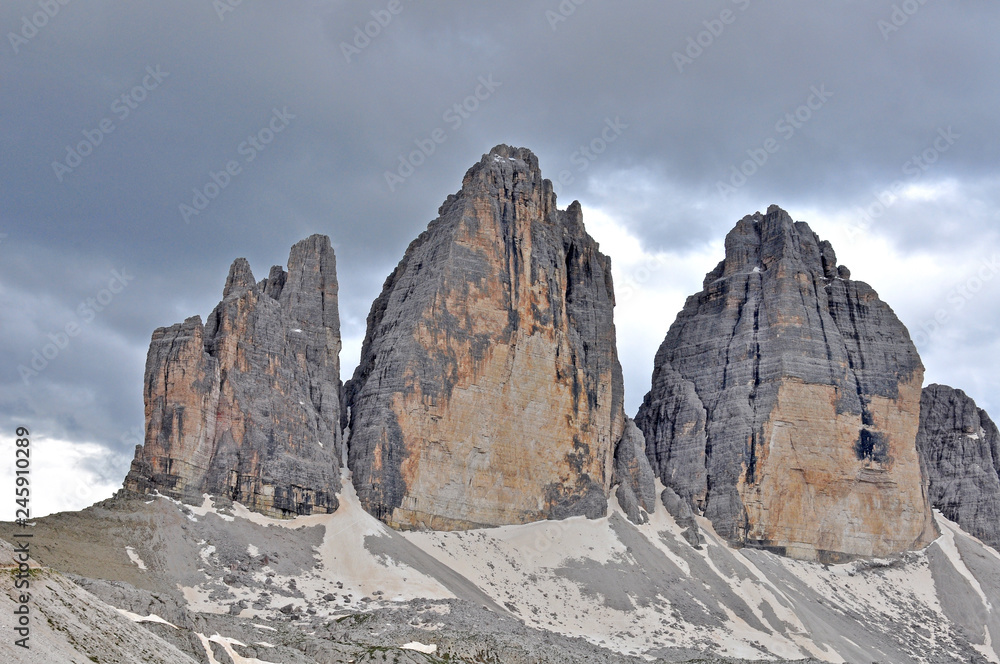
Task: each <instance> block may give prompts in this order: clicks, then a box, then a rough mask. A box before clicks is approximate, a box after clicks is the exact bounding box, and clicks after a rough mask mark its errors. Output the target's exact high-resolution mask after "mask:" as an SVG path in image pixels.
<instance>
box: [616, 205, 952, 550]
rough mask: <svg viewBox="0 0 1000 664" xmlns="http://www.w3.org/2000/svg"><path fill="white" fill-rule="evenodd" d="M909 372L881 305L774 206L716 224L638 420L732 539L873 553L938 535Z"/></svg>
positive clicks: (911, 356)
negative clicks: (704, 265)
mask: <svg viewBox="0 0 1000 664" xmlns="http://www.w3.org/2000/svg"><path fill="white" fill-rule="evenodd" d="M922 381H923V366H922V364H921V363H920V358H919V357H918V356H917V352H916V349H915V348H914V346H913V344H912V343H911V341H910V338H909V334H908V333H907V331H906V328H905V327H904V326H903V325H902V324H901V323H900V322H899V320H898V319H897V318H896V316H895V315H894V314H893V312H892V310H891V309H890V308H889V307H888V306H887V305H886V304H885V303H883V302H882V301H881V300H880V299H879V298H878V295H877V294H876V293H875V291H873V290H872V289H871V288H870V287H869V286H868V285H867V284H864V283H862V282H858V281H852V280H851V278H850V272H849V271H848V270H847V269H846V268H844V267H842V266H841V267H838V266H837V264H836V256H835V254H834V252H833V248H832V247H831V246H830V245H829V243H827V242H822V241H820V240H819V238H818V237H816V235H815V234H814V233H813V232H812V231H811V230H810V229H809V227H808V226H807V225H806V224H803V223H801V222H792V220H791V219H790V218H789V217H788V215H787V214H786V213H785V212H784V211H783V210H780V209H779V208H777V207H772V208H771V209H769V210H768V212H767V214H766V215H761V214H759V213H758V214H756V215H753V216H750V217H746V218H744V219H743V220H741V221H740V222H739V224H737V227H736V228H735V229H734V230H733V231H732V232H731V233H730V234H729V236H728V237H727V238H726V258H725V260H724V261H722V262H721V263H720V264H719V266H718V267H717V268H716V269H715V270H714V271H713V272H711V273H710V274H709V275H708V276H707V277H706V278H705V283H704V290H703V291H702V292H701V293H698V294H697V295H694V296H692V297H691V298H689V299H688V301H687V303H686V304H685V307H684V310H683V311H682V312H681V313H680V314H679V315H678V317H677V321H676V322H675V323H674V325H673V326H671V328H670V331H669V333H668V334H667V338H666V339H665V340H664V342H663V345H662V346H661V347H660V350H659V351H658V353H657V357H656V361H655V367H654V375H653V386H652V390H651V391H650V393H649V394H648V395H647V396H646V398H645V400H644V402H643V405H642V408H641V409H640V412H639V414H638V416H637V417H636V422H637V424H638V425H639V426H640V428H641V429H643V432H644V434H645V437H646V446H647V447H646V448H647V452H648V455H649V458H650V462H651V464H652V465H653V467H654V470H656V472H657V474H658V475H659V476H660V478H661V480H662V481H663V482H664V484H666V485H667V486H668V487H670V488H672V489H673V490H674V491H676V493H677V494H678V495H680V496H681V497H682V498H683V499H685V500H687V501H688V502H689V504H690V505H691V506H692V508H694V509H695V510H698V511H700V512H702V513H703V514H704V515H705V516H706V517H708V518H709V519H710V520H711V521H712V523H713V526H714V527H715V529H716V530H717V531H718V532H719V533H720V534H721V535H723V536H724V537H726V538H728V539H729V540H730V541H733V542H734V543H737V544H746V545H751V546H764V547H768V548H773V549H775V550H777V551H780V552H783V553H786V554H788V555H792V556H795V557H799V558H809V559H821V560H839V559H843V558H846V557H851V556H871V555H885V554H888V553H891V552H897V551H903V550H906V549H912V548H916V547H920V546H923V545H925V544H927V543H929V542H930V541H931V539H933V537H935V535H936V533H935V527H934V525H933V521H932V518H931V511H930V506H929V504H928V500H927V484H926V480H925V478H923V477H922V475H921V468H920V461H919V457H918V455H917V451H916V433H917V427H918V424H919V418H920V388H921V384H922Z"/></svg>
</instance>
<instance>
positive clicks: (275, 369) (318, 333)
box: [125, 235, 342, 516]
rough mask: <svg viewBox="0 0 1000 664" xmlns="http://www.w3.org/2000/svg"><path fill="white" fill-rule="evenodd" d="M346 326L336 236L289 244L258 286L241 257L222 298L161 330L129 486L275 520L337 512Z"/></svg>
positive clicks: (150, 359)
mask: <svg viewBox="0 0 1000 664" xmlns="http://www.w3.org/2000/svg"><path fill="white" fill-rule="evenodd" d="M339 353H340V319H339V314H338V312H337V273H336V260H335V258H334V254H333V249H332V248H331V246H330V240H329V238H327V237H325V236H319V235H314V236H312V237H310V238H307V239H306V240H303V241H302V242H299V243H298V244H296V245H295V246H294V247H292V250H291V253H290V255H289V257H288V271H287V272H286V271H284V270H282V268H281V267H280V266H275V267H273V268H271V273H270V275H269V276H268V278H267V279H264V280H262V281H261V282H260V283H254V278H253V274H252V273H251V272H250V266H249V264H248V263H247V262H246V260H245V259H242V258H240V259H237V260H236V262H234V263H233V265H232V267H231V268H230V271H229V277H228V279H227V280H226V286H225V290H224V292H223V300H222V302H221V303H219V305H218V306H217V307H216V308H215V310H214V311H213V312H212V314H211V315H210V316H209V318H208V321H207V322H206V323H205V324H204V325H203V324H202V321H201V318H200V317H197V316H195V317H193V318H188V319H187V320H186V321H184V322H183V323H180V324H177V325H173V326H171V327H167V328H160V329H158V330H156V331H155V332H154V333H153V339H152V343H151V344H150V347H149V354H148V356H147V359H146V374H145V390H144V400H145V410H146V440H145V444H144V445H143V446H141V447H137V448H136V456H135V459H134V460H133V462H132V468H131V470H130V471H129V473H128V476H127V477H126V479H125V489H126V490H127V491H131V492H138V493H149V492H152V491H159V492H160V493H163V494H165V495H168V496H172V497H174V498H178V499H183V500H185V501H189V502H197V503H199V504H200V503H201V495H202V494H203V493H209V494H214V495H219V496H225V497H229V498H231V499H232V500H235V501H239V502H241V503H243V504H245V505H246V506H247V507H249V508H250V509H253V510H255V511H258V512H261V513H263V514H267V515H270V516H294V515H296V514H310V513H312V512H314V511H317V512H333V511H335V510H336V508H337V497H336V494H337V492H338V491H339V490H340V475H339V466H340V463H339V462H340V450H341V449H342V441H341V434H340V427H339V421H340V360H339Z"/></svg>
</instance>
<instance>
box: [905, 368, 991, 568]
mask: <svg viewBox="0 0 1000 664" xmlns="http://www.w3.org/2000/svg"><path fill="white" fill-rule="evenodd" d="M917 449H918V450H920V455H921V457H922V459H923V461H924V468H925V470H926V472H927V476H928V478H929V480H930V499H931V504H932V505H933V506H934V508H935V509H939V510H941V513H942V514H944V515H945V516H946V517H948V518H949V519H951V520H952V521H954V522H956V523H957V524H958V525H960V526H961V527H962V529H963V530H965V531H966V532H967V533H969V534H971V535H974V536H976V537H978V538H979V539H981V540H983V541H984V542H986V543H987V544H989V545H990V546H993V547H995V548H1000V432H998V431H997V426H996V424H994V423H993V420H991V419H990V416H989V415H987V414H986V411H984V410H983V409H981V408H979V407H977V406H976V402H975V401H973V400H972V399H971V398H970V397H969V396H968V395H966V394H965V392H963V391H962V390H956V389H954V388H951V387H948V386H947V385H928V386H927V387H925V388H924V391H923V395H922V396H921V399H920V431H919V433H918V434H917Z"/></svg>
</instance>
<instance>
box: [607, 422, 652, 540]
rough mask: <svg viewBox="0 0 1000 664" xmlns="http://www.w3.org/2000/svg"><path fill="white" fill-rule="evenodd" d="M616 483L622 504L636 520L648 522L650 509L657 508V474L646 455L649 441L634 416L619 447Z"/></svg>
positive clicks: (617, 450)
mask: <svg viewBox="0 0 1000 664" xmlns="http://www.w3.org/2000/svg"><path fill="white" fill-rule="evenodd" d="M611 482H612V484H617V485H618V504H619V505H621V507H622V509H623V510H625V514H626V515H627V516H628V518H629V520H630V521H632V523H638V524H642V523H646V522H647V521H648V520H649V517H648V516H646V514H647V513H649V512H652V511H654V510H655V509H656V475H655V474H654V473H653V468H652V467H651V466H650V465H649V459H647V458H646V441H645V440H644V439H643V437H642V432H641V431H639V427H637V426H636V425H635V422H633V421H632V420H631V419H630V418H626V420H625V433H623V434H622V438H621V440H620V441H618V445H617V446H616V447H615V468H614V475H613V479H612V480H611Z"/></svg>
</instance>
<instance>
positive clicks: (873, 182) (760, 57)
mask: <svg viewBox="0 0 1000 664" xmlns="http://www.w3.org/2000/svg"><path fill="white" fill-rule="evenodd" d="M0 31H2V32H3V33H4V35H5V37H4V42H3V43H2V44H0V81H2V93H0V146H2V147H0V149H2V153H0V154H2V158H0V170H2V172H0V188H2V189H0V191H2V198H0V200H2V205H0V339H2V343H0V431H2V434H0V438H2V439H3V440H7V441H8V443H10V442H12V440H11V439H12V438H13V432H14V430H15V428H16V427H17V426H26V427H28V428H29V429H30V430H31V433H32V440H33V446H34V449H35V452H34V456H33V459H32V461H33V473H34V478H35V494H34V507H35V513H36V514H37V515H40V514H44V513H47V512H51V511H54V510H59V509H69V508H79V507H82V506H84V505H87V504H90V503H91V502H93V501H95V500H97V499H100V498H104V497H106V496H108V495H110V494H111V493H112V492H113V491H114V489H115V488H116V487H117V486H118V485H119V484H120V482H121V479H122V478H123V477H124V474H125V472H126V470H127V467H128V462H129V460H130V458H131V455H132V449H133V446H134V445H135V444H136V443H137V442H139V439H140V438H141V427H142V421H143V411H142V373H143V365H144V360H145V354H146V348H147V346H148V343H149V338H150V334H151V333H152V331H153V329H154V328H156V327H158V326H162V325H169V324H172V323H174V322H178V321H181V320H183V319H184V318H185V317H187V316H190V315H194V314H200V315H201V316H202V317H204V316H205V315H206V314H208V313H209V312H210V311H211V309H212V307H213V306H214V305H215V304H216V303H217V301H218V300H219V298H220V296H221V292H222V286H223V283H224V280H225V276H226V272H227V269H228V267H229V264H230V263H231V261H232V260H233V259H234V258H236V257H238V256H244V257H246V258H248V259H249V260H250V263H251V265H252V266H253V268H254V271H255V273H256V275H257V276H258V277H263V276H265V275H266V273H267V269H268V267H269V266H270V265H272V264H278V263H281V264H283V263H284V262H285V260H286V259H287V255H288V249H289V247H290V246H291V245H292V244H293V243H294V242H296V241H297V240H299V239H301V238H303V237H306V236H307V235H309V234H311V233H324V234H327V235H329V236H330V237H331V238H332V240H333V243H334V246H335V248H336V252H337V258H338V269H339V277H340V288H341V299H340V303H341V312H342V320H343V336H344V340H345V350H344V356H343V359H342V362H343V365H344V373H345V377H346V376H347V375H349V374H350V373H351V372H352V371H353V368H354V366H355V364H356V363H357V358H358V355H359V352H360V344H361V339H362V337H363V335H364V321H365V316H366V315H367V312H368V308H369V306H370V304H371V301H372V300H373V299H374V298H375V297H376V295H377V294H378V292H379V289H380V287H381V283H382V281H383V280H384V279H385V277H386V275H387V274H388V273H389V272H390V271H391V269H392V268H393V266H394V265H395V264H396V262H397V261H398V260H399V259H400V257H401V256H402V254H403V251H404V249H405V248H406V245H407V244H408V242H409V241H410V240H411V239H413V238H414V237H415V236H416V235H417V234H418V233H420V231H422V230H423V229H424V228H425V227H426V225H427V223H428V222H429V221H431V220H432V219H433V218H434V216H435V215H436V212H437V208H438V206H439V205H440V204H441V202H442V201H443V200H444V199H445V197H446V196H447V195H448V194H449V193H453V192H454V191H456V190H457V189H458V188H459V186H460V184H461V179H462V176H463V174H464V173H465V171H466V169H467V168H468V167H469V166H471V165H472V164H473V163H475V162H476V161H478V159H479V158H480V156H481V155H482V154H483V153H484V152H487V151H488V150H489V149H490V148H491V147H492V146H494V145H496V144H498V143H508V144H512V145H518V146H526V147H529V148H531V149H532V150H533V151H534V152H535V153H536V154H537V155H538V157H539V161H540V163H541V167H542V171H543V174H544V175H546V176H547V177H549V178H551V179H553V180H555V181H558V184H557V185H556V187H557V192H558V194H559V199H560V205H561V206H565V205H568V204H569V203H570V202H571V201H572V200H573V199H579V200H580V201H581V202H582V204H583V206H584V211H585V215H584V220H585V223H586V224H587V227H588V229H589V230H590V232H591V233H592V234H593V235H594V236H595V237H596V238H597V239H598V240H599V241H600V242H601V246H602V248H603V250H604V251H605V252H606V253H609V254H610V255H611V256H612V259H613V264H614V277H615V281H616V287H617V289H618V293H619V306H618V309H617V311H616V321H617V325H618V337H619V341H620V355H621V358H622V364H623V367H624V370H625V377H626V391H627V394H626V398H627V403H628V409H629V412H630V413H634V411H635V409H636V407H637V406H638V403H639V402H640V401H641V399H642V395H643V394H644V392H645V391H646V389H647V388H648V384H649V377H650V373H651V371H652V358H653V354H654V352H655V350H656V347H657V346H658V345H659V343H660V341H661V340H662V338H663V336H664V334H665V332H666V330H667V328H668V327H669V325H670V323H671V322H672V321H673V318H674V316H675V315H676V313H677V311H678V310H679V308H680V306H681V304H682V302H683V299H684V297H685V296H687V295H689V294H691V293H693V292H695V291H697V290H698V289H699V288H700V284H701V280H702V278H703V276H704V274H705V272H707V271H708V270H710V269H711V268H712V267H713V266H714V265H715V263H716V262H718V260H720V258H721V257H722V241H723V239H724V237H725V234H726V232H727V231H728V230H729V229H730V228H731V227H732V226H733V224H734V223H735V222H736V221H737V220H738V219H739V218H740V217H742V216H744V215H745V214H748V213H752V212H755V211H757V210H764V209H766V207H767V206H768V205H769V204H771V203H777V204H779V205H781V206H782V207H784V208H785V209H787V210H788V211H789V212H790V213H791V214H792V216H793V217H794V218H795V219H798V220H803V221H807V222H809V223H810V224H811V225H812V227H813V229H814V230H816V231H817V233H819V235H820V236H821V237H823V238H825V239H829V240H831V241H832V242H833V243H834V246H835V248H836V249H837V251H838V255H839V258H840V260H841V262H842V263H845V264H846V265H848V266H849V267H850V268H851V269H852V271H853V275H854V278H857V279H861V280H864V281H867V282H869V283H870V284H872V285H873V286H874V287H875V289H876V290H878V291H879V293H880V294H881V296H882V297H883V299H885V300H886V301H888V302H889V303H890V304H891V305H892V306H893V308H894V309H895V310H896V312H897V313H898V315H899V316H900V318H901V319H902V320H903V322H904V323H906V324H907V326H908V327H909V328H910V331H911V334H912V335H913V336H914V338H915V341H916V342H917V345H918V348H919V350H920V352H921V354H922V357H923V360H924V363H925V365H926V366H927V382H944V383H948V384H952V385H954V386H956V387H961V388H963V389H964V390H966V391H967V392H968V393H969V394H970V395H972V396H973V397H974V398H975V399H976V400H977V401H978V402H979V404H980V405H981V406H983V407H985V408H987V409H988V410H989V409H992V410H993V411H994V413H996V414H1000V374H998V370H1000V362H998V360H997V358H998V353H997V351H998V345H1000V342H998V336H997V334H996V330H997V328H998V326H1000V299H998V295H1000V279H997V278H996V276H997V273H998V272H1000V263H998V261H1000V242H998V240H1000V233H998V229H1000V172H998V170H997V157H998V155H1000V149H998V148H1000V145H998V143H1000V140H998V137H1000V112H998V110H1000V94H998V93H1000V83H998V80H1000V79H998V78H997V63H998V62H1000V40H997V38H996V36H997V34H1000V5H998V3H996V2H986V1H968V2H947V1H945V0H906V1H905V2H898V3H896V4H894V3H893V2H891V1H890V0H872V1H871V2H861V1H850V0H841V1H836V0H826V1H824V2H819V1H810V0H778V1H774V0H772V1H770V2H764V1H763V0H711V1H697V2H696V1H694V0H669V1H660V2H653V1H652V0H622V1H619V2H612V1H611V0H562V1H561V2H560V1H559V0H539V1H523V2H521V1H517V2H511V1H508V2H502V3H501V2H492V3H486V2H475V3H472V2H459V1H457V0H453V1H442V2H435V3H431V2H419V1H417V0H373V1H371V2H346V1H345V0H284V1H282V2H280V3H279V2H265V1H264V0H242V2H237V0H215V1H214V2H213V1H212V0H174V1H170V2H163V1H162V0H161V1H155V2H154V1H153V0H131V1H129V2H126V1H124V0H88V1H87V2H82V1H81V0H77V1H76V2H72V1H68V0H58V1H57V0H41V1H39V0H10V1H7V2H4V3H3V5H2V7H0ZM432 137H437V139H438V140H437V142H434V141H433V140H429V139H431V138H432ZM421 146H423V150H424V152H425V153H429V154H416V155H415V154H414V151H415V150H420V149H421ZM428 146H432V147H433V151H431V149H430V147H428ZM406 162H409V163H406ZM414 163H416V165H415V166H413V164H414ZM227 169H228V172H227ZM3 449H4V450H7V451H6V452H5V454H9V455H10V456H11V459H10V460H5V461H3V462H0V468H2V470H0V478H2V486H9V483H10V481H11V477H12V472H13V471H12V469H11V467H12V466H13V453H12V452H11V450H12V445H11V444H7V445H5V446H4V447H3ZM2 486H0V488H2ZM0 493H3V494H4V495H8V491H7V490H6V489H4V490H3V491H0ZM12 513H13V506H12V505H8V504H7V503H6V502H5V503H4V504H3V505H2V507H0V518H11V516H12Z"/></svg>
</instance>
